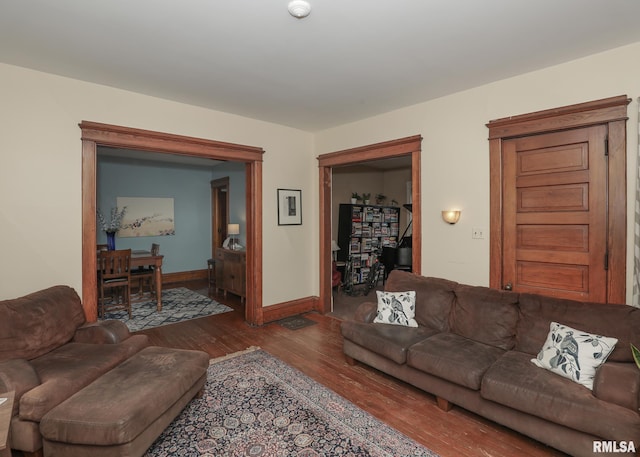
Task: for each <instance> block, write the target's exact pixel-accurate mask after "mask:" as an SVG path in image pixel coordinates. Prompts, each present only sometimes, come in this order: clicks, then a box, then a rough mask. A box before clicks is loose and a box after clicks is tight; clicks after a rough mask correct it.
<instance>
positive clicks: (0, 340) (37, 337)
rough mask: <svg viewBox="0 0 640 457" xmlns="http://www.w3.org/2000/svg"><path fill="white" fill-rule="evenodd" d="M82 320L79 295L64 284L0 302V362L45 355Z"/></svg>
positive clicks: (66, 338) (70, 333)
mask: <svg viewBox="0 0 640 457" xmlns="http://www.w3.org/2000/svg"><path fill="white" fill-rule="evenodd" d="M84 321H85V318H84V310H83V309H82V304H81V303H80V297H78V294H77V293H76V292H75V290H73V289H72V288H71V287H67V286H54V287H50V288H48V289H44V290H41V291H38V292H34V293H32V294H29V295H25V296H24V297H21V298H15V299H11V300H3V301H0V361H2V360H8V359H27V360H31V359H34V358H36V357H39V356H41V355H43V354H46V353H47V352H49V351H51V350H52V349H54V348H57V347H58V346H60V345H62V344H64V343H66V342H68V341H70V340H71V338H73V335H74V334H75V331H76V328H78V327H79V326H80V325H82V324H83V323H84Z"/></svg>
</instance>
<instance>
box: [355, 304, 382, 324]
mask: <svg viewBox="0 0 640 457" xmlns="http://www.w3.org/2000/svg"><path fill="white" fill-rule="evenodd" d="M377 314H378V305H377V304H376V303H373V302H364V303H361V304H360V305H359V306H358V308H357V309H356V312H355V313H354V315H353V320H355V321H357V322H365V323H371V322H373V320H374V319H375V318H376V315H377Z"/></svg>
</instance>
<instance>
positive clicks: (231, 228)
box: [227, 224, 240, 235]
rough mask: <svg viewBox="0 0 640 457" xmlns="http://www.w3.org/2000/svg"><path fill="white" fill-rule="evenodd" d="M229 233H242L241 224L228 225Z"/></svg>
mask: <svg viewBox="0 0 640 457" xmlns="http://www.w3.org/2000/svg"><path fill="white" fill-rule="evenodd" d="M227 235H240V224H229V225H227Z"/></svg>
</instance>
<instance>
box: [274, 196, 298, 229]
mask: <svg viewBox="0 0 640 457" xmlns="http://www.w3.org/2000/svg"><path fill="white" fill-rule="evenodd" d="M278 225H302V191H301V190H295V189H278Z"/></svg>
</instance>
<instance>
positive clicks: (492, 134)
mask: <svg viewBox="0 0 640 457" xmlns="http://www.w3.org/2000/svg"><path fill="white" fill-rule="evenodd" d="M630 102H631V99H630V98H628V97H627V96H626V95H620V96H616V97H610V98H605V99H601V100H594V101H590V102H586V103H579V104H576V105H570V106H564V107H560V108H554V109H549V110H544V111H537V112H534V113H530V114H522V115H519V116H512V117H507V118H502V119H496V120H493V121H490V122H489V123H488V124H486V126H487V127H488V128H489V163H490V184H489V188H490V199H491V202H490V211H491V215H490V224H491V236H490V247H489V251H490V255H489V259H490V261H489V277H490V279H489V285H490V287H492V288H496V289H501V288H502V282H503V281H502V255H503V246H502V236H503V233H502V231H503V227H502V208H503V200H504V198H503V189H502V153H503V151H502V144H503V141H504V140H506V139H510V138H515V137H519V136H525V135H533V134H538V133H543V132H544V133H546V132H553V131H561V130H568V129H573V128H578V127H588V126H592V125H606V126H607V128H608V135H609V199H608V205H609V206H608V212H609V226H608V234H609V239H608V242H609V250H610V252H609V274H608V284H607V295H608V300H609V302H610V303H625V302H626V252H627V251H626V249H627V248H626V246H627V222H626V221H627V198H626V182H627V180H626V176H627V172H626V168H627V165H626V157H627V142H626V121H627V119H628V117H627V105H628V104H629V103H630Z"/></svg>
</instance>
